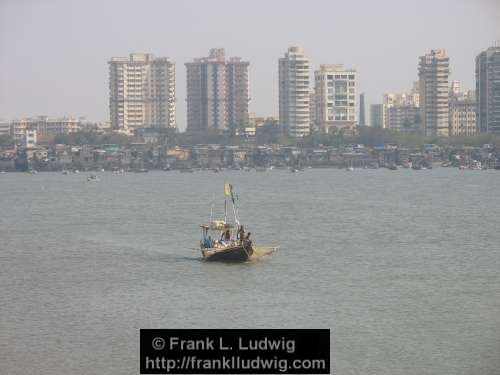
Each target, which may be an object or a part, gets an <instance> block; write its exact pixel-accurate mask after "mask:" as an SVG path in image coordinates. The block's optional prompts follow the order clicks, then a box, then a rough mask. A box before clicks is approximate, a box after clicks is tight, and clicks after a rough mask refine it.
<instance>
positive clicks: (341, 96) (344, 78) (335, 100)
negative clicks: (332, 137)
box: [314, 64, 356, 134]
mask: <svg viewBox="0 0 500 375" xmlns="http://www.w3.org/2000/svg"><path fill="white" fill-rule="evenodd" d="M314 82H315V84H314V89H315V92H316V124H317V126H318V128H319V130H320V131H321V132H323V133H333V134H335V133H337V132H338V131H340V130H349V131H352V130H354V128H355V127H356V70H355V69H348V68H345V67H344V65H342V64H337V65H321V66H320V69H319V70H316V71H315V72H314Z"/></svg>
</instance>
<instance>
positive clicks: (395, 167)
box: [389, 164, 398, 171]
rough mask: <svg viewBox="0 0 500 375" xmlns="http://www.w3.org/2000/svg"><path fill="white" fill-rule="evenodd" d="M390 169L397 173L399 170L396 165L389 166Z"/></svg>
mask: <svg viewBox="0 0 500 375" xmlns="http://www.w3.org/2000/svg"><path fill="white" fill-rule="evenodd" d="M389 169H390V170H391V171H397V170H398V167H397V165H396V164H391V165H390V166H389Z"/></svg>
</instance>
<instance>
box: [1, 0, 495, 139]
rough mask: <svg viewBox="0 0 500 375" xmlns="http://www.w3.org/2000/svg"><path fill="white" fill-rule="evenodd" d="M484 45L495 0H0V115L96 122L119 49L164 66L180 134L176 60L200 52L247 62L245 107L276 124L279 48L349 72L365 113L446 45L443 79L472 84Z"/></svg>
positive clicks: (182, 91) (489, 40)
mask: <svg viewBox="0 0 500 375" xmlns="http://www.w3.org/2000/svg"><path fill="white" fill-rule="evenodd" d="M495 40H500V0H480V1H477V0H476V1H474V0H468V1H466V0H419V1H403V0H383V1H369V0H366V1H359V0H358V1H352V0H351V1H345V0H343V1H336V0H330V1H320V0H317V1H313V0H310V1H308V0H301V1H291V0H290V1H277V0H275V1H273V0H267V1H265V0H264V1H260V0H252V1H238V0H205V1H201V0H200V1H174V0H171V1H168V0H162V1H153V0H144V1H137V0H136V1H125V0H113V1H105V0H98V1H94V0H82V1H70V0H47V1H41V0H40V1H34V0H33V1H29V0H0V118H3V119H6V120H9V119H13V118H17V117H23V116H35V115H39V114H46V115H49V116H64V115H74V116H85V117H87V118H88V119H89V120H92V121H108V120H109V113H108V65H107V62H108V61H109V59H110V58H111V57H113V56H128V54H129V53H131V52H150V53H153V54H154V55H155V56H168V57H171V58H173V59H174V60H175V62H176V71H177V73H176V79H177V87H176V89H177V90H176V92H177V121H178V124H179V127H180V129H184V128H185V125H186V105H185V99H186V88H185V86H186V82H185V75H186V70H185V67H184V63H185V62H187V61H191V60H192V59H193V58H194V57H200V56H206V55H207V54H208V50H209V49H210V48H212V47H224V48H225V49H226V56H240V57H242V58H244V59H245V60H249V61H250V95H251V101H250V111H253V112H256V113H257V115H275V116H276V115H277V113H278V87H277V78H278V61H277V60H278V58H279V57H280V56H282V55H283V54H284V53H285V51H286V49H287V48H288V47H289V46H291V45H300V46H302V47H303V48H304V49H305V51H306V54H307V55H308V57H309V58H310V61H311V67H312V68H313V69H316V68H317V67H319V65H320V64H337V63H344V64H346V65H347V66H349V67H353V68H355V69H357V71H358V76H359V84H358V89H359V92H362V91H364V92H366V101H367V105H368V104H370V103H376V102H381V96H382V94H383V93H384V92H398V91H405V90H408V89H410V87H411V85H412V82H413V81H415V80H416V79H417V64H418V56H420V55H423V54H424V53H425V52H427V51H428V50H430V49H432V48H446V49H447V51H448V54H449V56H450V70H451V77H450V79H458V80H461V81H463V83H464V85H465V87H466V88H473V86H474V58H475V56H476V55H477V54H478V53H479V52H480V51H482V50H483V49H485V48H487V47H488V46H490V45H493V43H494V41H495ZM367 110H368V108H367Z"/></svg>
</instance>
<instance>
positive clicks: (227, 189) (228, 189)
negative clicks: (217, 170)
mask: <svg viewBox="0 0 500 375" xmlns="http://www.w3.org/2000/svg"><path fill="white" fill-rule="evenodd" d="M224 195H226V196H228V197H229V196H230V195H231V185H230V184H228V183H227V182H226V183H224Z"/></svg>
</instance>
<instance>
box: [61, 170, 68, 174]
mask: <svg viewBox="0 0 500 375" xmlns="http://www.w3.org/2000/svg"><path fill="white" fill-rule="evenodd" d="M61 174H63V175H68V174H69V171H67V170H63V171H62V172H61Z"/></svg>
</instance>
